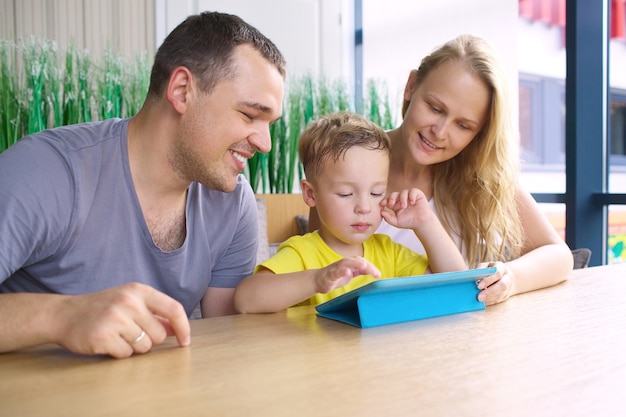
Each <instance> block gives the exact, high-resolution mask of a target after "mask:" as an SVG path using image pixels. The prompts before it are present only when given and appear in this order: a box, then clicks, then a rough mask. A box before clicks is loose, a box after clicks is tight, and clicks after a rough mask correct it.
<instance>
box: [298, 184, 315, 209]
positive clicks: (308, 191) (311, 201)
mask: <svg viewBox="0 0 626 417" xmlns="http://www.w3.org/2000/svg"><path fill="white" fill-rule="evenodd" d="M300 188H301V189H302V199H303V200H304V202H305V204H306V205H307V206H309V207H315V190H313V185H311V183H310V182H309V181H307V180H302V181H300Z"/></svg>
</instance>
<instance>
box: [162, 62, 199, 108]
mask: <svg viewBox="0 0 626 417" xmlns="http://www.w3.org/2000/svg"><path fill="white" fill-rule="evenodd" d="M192 79H193V76H192V74H191V71H189V69H188V68H186V67H176V68H174V70H173V71H172V74H171V75H170V80H169V82H168V83H167V90H166V91H165V94H166V97H167V101H168V102H169V103H170V104H171V105H172V107H173V108H174V110H176V112H178V113H180V114H183V113H185V111H186V110H187V106H188V104H189V97H190V94H191V90H192Z"/></svg>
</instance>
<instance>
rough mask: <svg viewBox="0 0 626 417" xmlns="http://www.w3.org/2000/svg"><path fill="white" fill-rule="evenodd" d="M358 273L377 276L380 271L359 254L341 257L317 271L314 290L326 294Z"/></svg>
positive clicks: (341, 285)
mask: <svg viewBox="0 0 626 417" xmlns="http://www.w3.org/2000/svg"><path fill="white" fill-rule="evenodd" d="M359 275H372V276H374V277H375V278H379V277H380V271H379V270H378V268H376V267H375V266H374V265H372V264H371V263H370V262H369V261H367V260H366V259H365V258H362V257H360V256H353V257H350V258H343V259H341V260H339V261H337V262H335V263H332V264H330V265H328V266H327V267H324V268H321V269H319V270H318V271H317V274H316V276H315V291H316V292H318V293H322V294H326V293H328V292H330V291H332V290H334V289H335V288H339V287H343V286H344V285H346V284H347V283H348V282H350V281H351V280H352V278H354V277H357V276H359Z"/></svg>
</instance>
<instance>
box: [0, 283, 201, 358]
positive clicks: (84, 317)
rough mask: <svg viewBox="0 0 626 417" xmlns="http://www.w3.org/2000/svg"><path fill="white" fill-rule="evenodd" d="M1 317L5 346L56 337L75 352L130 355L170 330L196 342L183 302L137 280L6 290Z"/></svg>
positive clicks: (0, 348) (1, 345) (0, 338)
mask: <svg viewBox="0 0 626 417" xmlns="http://www.w3.org/2000/svg"><path fill="white" fill-rule="evenodd" d="M0 317H2V324H1V325H0V352H9V351H14V350H18V349H23V348H26V347H32V346H37V345H42V344H46V343H56V344H59V345H61V346H63V347H65V348H66V349H68V350H70V351H72V352H74V353H79V354H85V355H93V354H105V355H111V356H113V357H116V358H125V357H128V356H131V355H132V354H133V353H135V352H136V353H145V352H148V351H149V350H150V349H151V348H152V346H154V345H158V344H160V343H162V342H163V341H164V340H165V338H166V337H167V336H170V335H175V336H176V338H177V339H178V343H179V344H180V345H181V346H187V345H188V344H189V343H190V328H189V321H188V319H187V316H186V314H185V311H184V309H183V307H182V306H181V305H180V303H178V302H177V301H176V300H174V299H172V298H170V297H169V296H167V295H165V294H163V293H160V292H158V291H156V290H155V289H153V288H152V287H149V286H146V285H143V284H136V283H133V284H125V285H122V286H119V287H115V288H110V289H107V290H104V291H99V292H96V293H91V294H85V295H58V294H32V293H16V294H0ZM144 332H145V335H144ZM140 336H141V337H140Z"/></svg>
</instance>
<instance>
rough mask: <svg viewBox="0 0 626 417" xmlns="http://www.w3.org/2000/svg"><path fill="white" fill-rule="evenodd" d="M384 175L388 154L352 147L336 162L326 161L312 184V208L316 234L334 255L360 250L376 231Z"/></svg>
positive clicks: (385, 183)
mask: <svg viewBox="0 0 626 417" xmlns="http://www.w3.org/2000/svg"><path fill="white" fill-rule="evenodd" d="M388 174H389V153H388V152H387V151H382V150H370V149H365V148H362V147H353V148H351V149H349V150H348V151H347V152H346V153H345V155H344V157H343V158H340V159H339V160H338V161H337V162H333V161H329V162H327V164H326V166H325V168H324V170H323V172H322V174H321V175H320V176H319V177H318V178H317V180H316V181H315V186H314V193H315V207H316V208H317V213H318V215H319V218H320V222H321V227H320V235H321V236H322V238H323V239H324V241H325V242H326V243H327V244H328V245H329V246H330V247H331V248H333V249H334V250H335V251H336V252H338V253H342V252H343V253H345V252H346V251H342V248H346V247H348V246H354V245H358V246H359V248H360V245H361V243H363V242H364V241H365V240H366V239H367V238H369V237H370V236H371V235H372V234H373V233H374V232H375V231H376V229H378V226H379V225H380V223H381V221H382V217H381V215H380V213H381V207H380V201H381V200H382V199H383V197H385V192H386V191H387V176H388Z"/></svg>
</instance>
